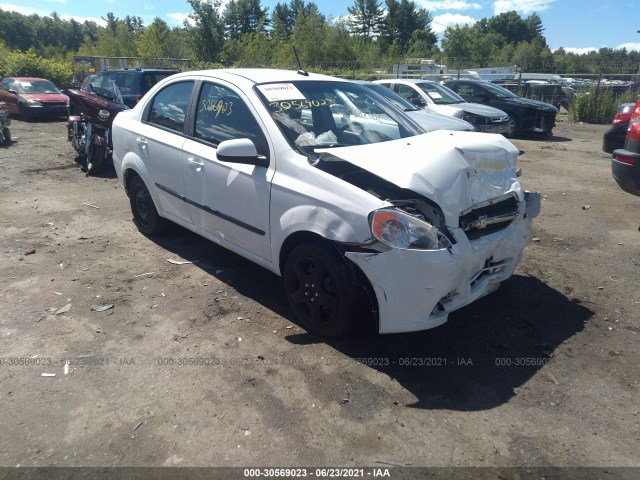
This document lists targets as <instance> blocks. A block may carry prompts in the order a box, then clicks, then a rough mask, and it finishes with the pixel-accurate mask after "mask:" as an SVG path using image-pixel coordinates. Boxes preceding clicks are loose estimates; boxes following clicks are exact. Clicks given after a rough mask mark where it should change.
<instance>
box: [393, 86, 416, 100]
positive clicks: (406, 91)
mask: <svg viewBox="0 0 640 480" xmlns="http://www.w3.org/2000/svg"><path fill="white" fill-rule="evenodd" d="M396 88H397V90H396V91H397V92H398V95H400V96H401V97H402V98H404V99H405V100H409V101H411V100H412V99H417V98H420V94H419V93H418V92H416V91H415V90H414V89H413V88H411V87H410V86H409V85H402V84H398V85H396Z"/></svg>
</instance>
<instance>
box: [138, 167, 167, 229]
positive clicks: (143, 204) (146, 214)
mask: <svg viewBox="0 0 640 480" xmlns="http://www.w3.org/2000/svg"><path fill="white" fill-rule="evenodd" d="M129 203H130V204H131V213H133V223H135V224H136V227H138V230H140V232H141V233H143V234H144V235H154V234H157V233H160V232H161V231H162V230H163V229H164V225H165V221H164V219H163V218H162V217H160V215H158V210H156V206H155V204H154V203H153V199H152V198H151V194H150V193H149V190H148V189H147V186H146V185H145V184H144V182H143V181H142V179H141V178H140V177H138V176H137V175H136V176H135V177H133V178H132V179H131V184H130V185H129Z"/></svg>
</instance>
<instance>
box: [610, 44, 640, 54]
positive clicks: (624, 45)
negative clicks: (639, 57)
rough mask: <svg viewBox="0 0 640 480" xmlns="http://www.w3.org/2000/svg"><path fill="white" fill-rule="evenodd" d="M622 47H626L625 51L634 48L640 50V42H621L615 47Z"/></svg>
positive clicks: (618, 48)
mask: <svg viewBox="0 0 640 480" xmlns="http://www.w3.org/2000/svg"><path fill="white" fill-rule="evenodd" d="M623 48H626V49H627V51H630V50H634V51H636V52H640V43H637V42H636V43H633V42H630V43H623V44H622V45H618V46H617V47H616V48H615V49H616V50H621V49H623Z"/></svg>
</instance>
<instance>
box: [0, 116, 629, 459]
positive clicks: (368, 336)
mask: <svg viewBox="0 0 640 480" xmlns="http://www.w3.org/2000/svg"><path fill="white" fill-rule="evenodd" d="M606 128H607V127H606V126H594V125H586V124H584V125H582V124H569V123H568V122H561V123H560V124H559V125H558V126H557V127H556V129H555V130H554V137H553V138H551V139H544V140H543V139H524V140H515V141H514V143H515V145H516V146H518V147H519V148H520V149H522V150H524V151H525V152H526V153H525V154H524V155H523V156H521V157H520V167H522V169H523V175H522V177H521V181H522V183H523V184H524V186H525V187H526V188H527V189H529V190H537V191H540V192H542V193H543V195H544V199H543V203H542V213H541V215H540V217H538V218H537V219H536V221H535V226H534V236H535V238H534V239H533V241H532V243H531V244H530V245H529V247H527V249H526V251H525V256H524V259H523V261H522V263H521V265H520V266H519V268H518V270H517V272H516V275H515V276H514V277H512V278H511V279H510V280H509V281H507V282H506V283H505V284H504V285H503V286H502V287H501V289H500V290H498V291H497V292H496V293H494V294H492V295H490V296H489V297H487V298H485V299H483V300H481V301H479V302H477V303H475V304H472V305H471V306H469V307H466V308H464V309H463V310H461V311H459V312H456V313H455V314H453V315H452V316H451V318H450V321H449V322H448V323H447V324H445V325H444V326H442V327H439V328H436V329H433V330H430V331H425V332H420V333H412V334H403V335H390V336H377V335H375V334H374V333H372V332H371V331H369V330H360V331H358V332H356V333H355V334H353V335H351V336H349V337H348V338H344V339H340V340H335V341H325V340H322V339H319V338H316V337H314V336H311V335H309V334H307V333H306V332H305V331H304V330H303V329H302V328H300V327H299V326H298V325H297V324H296V323H295V322H294V321H293V314H292V312H291V311H290V309H289V307H288V304H287V302H286V299H285V296H284V290H283V287H282V284H281V282H280V279H279V278H278V277H276V276H274V275H272V274H271V273H269V272H267V271H265V270H263V269H261V268H259V267H257V266H255V265H254V264H252V263H250V262H248V261H246V260H244V259H242V258H240V257H238V256H236V255H234V254H231V253H229V252H227V251H225V250H223V249H221V248H219V247H217V246H215V245H213V244H211V243H209V242H207V241H206V240H204V239H201V238H200V237H197V236H196V235H194V234H192V233H190V232H187V231H185V230H182V229H180V228H177V227H176V228H175V229H172V230H171V231H170V232H169V233H168V234H166V235H164V236H163V237H161V238H156V239H149V238H146V237H144V236H143V235H141V234H140V233H139V232H138V231H137V229H136V228H135V226H134V224H133V222H132V220H131V212H130V208H129V203H128V199H127V197H126V195H125V193H124V191H123V190H122V188H120V187H119V186H118V185H117V180H116V178H115V174H114V172H113V170H111V171H109V170H107V172H106V173H105V174H104V175H103V176H102V177H97V178H96V177H91V178H87V177H85V175H84V174H83V173H82V172H81V171H80V168H79V165H78V163H76V161H74V159H75V157H76V155H75V154H74V152H73V150H72V148H71V146H70V144H69V143H68V142H67V141H66V132H65V123H64V122H61V121H41V122H33V123H25V122H22V121H20V120H14V122H13V125H12V133H13V136H14V139H15V141H14V142H13V143H12V144H11V145H10V146H8V147H7V148H2V149H0V172H1V175H0V184H1V187H0V206H1V209H2V213H1V214H0V251H1V256H0V268H1V271H2V280H3V281H2V283H1V284H0V304H1V305H2V314H1V316H0V337H1V340H0V357H1V360H0V405H1V408H2V411H1V417H2V420H1V425H2V426H1V427H0V466H5V467H13V466H16V465H21V466H105V467H110V466H214V465H215V466H242V467H245V466H289V467H291V466H321V465H322V466H346V467H348V466H374V465H384V464H381V463H379V462H381V461H384V462H391V463H397V464H404V465H413V466H442V467H448V466H474V467H482V466H492V467H508V466H526V467H534V466H538V467H548V466H567V467H575V466H598V467H615V466H623V467H634V466H635V467H637V466H640V456H639V455H638V452H639V451H640V402H639V401H638V393H639V385H638V372H640V368H639V367H640V362H639V359H640V356H639V354H638V342H639V340H640V335H639V334H640V293H639V292H640V290H639V289H638V280H639V278H640V276H639V271H640V269H639V265H640V232H639V226H640V198H638V197H634V196H632V195H629V194H627V193H624V192H622V191H621V190H620V189H619V188H618V186H617V185H616V184H615V182H614V181H613V179H612V178H611V174H610V157H609V156H608V155H606V154H604V153H603V152H602V151H601V142H602V135H603V133H604V131H605V129H606ZM167 259H175V260H190V261H197V263H193V264H183V265H176V264H172V263H169V262H167ZM109 304H110V305H113V308H110V309H108V310H105V311H101V312H96V311H92V308H91V306H92V305H94V306H96V305H97V306H100V305H109ZM65 362H68V365H69V366H68V370H67V371H66V372H65V367H64V364H65ZM45 373H48V374H55V376H43V374H45Z"/></svg>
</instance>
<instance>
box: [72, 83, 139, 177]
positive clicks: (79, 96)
mask: <svg viewBox="0 0 640 480" xmlns="http://www.w3.org/2000/svg"><path fill="white" fill-rule="evenodd" d="M67 95H68V96H69V118H68V120H67V140H68V141H70V142H71V145H72V146H73V148H74V149H75V150H76V152H78V153H79V154H80V155H81V156H83V158H84V171H85V173H86V175H87V176H89V175H92V174H95V173H97V172H99V171H100V170H101V169H102V167H103V165H104V163H105V161H106V160H108V159H110V158H111V154H112V152H113V144H112V143H111V126H112V123H113V119H114V117H115V116H116V115H117V114H118V113H119V112H121V111H122V110H128V109H129V107H128V106H126V105H125V104H124V102H123V101H122V95H121V94H120V90H119V89H118V86H117V85H116V84H115V83H112V84H111V85H109V86H107V87H96V86H93V85H91V83H88V84H87V85H86V86H83V87H82V88H79V89H69V90H68V91H67Z"/></svg>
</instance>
